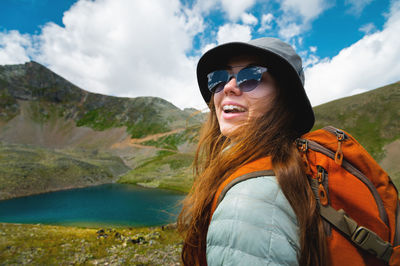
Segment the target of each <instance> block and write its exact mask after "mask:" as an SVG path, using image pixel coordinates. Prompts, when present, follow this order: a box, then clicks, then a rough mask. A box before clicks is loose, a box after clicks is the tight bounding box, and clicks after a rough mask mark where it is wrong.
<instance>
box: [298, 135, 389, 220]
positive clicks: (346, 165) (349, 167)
mask: <svg viewBox="0 0 400 266" xmlns="http://www.w3.org/2000/svg"><path fill="white" fill-rule="evenodd" d="M329 132H330V131H329ZM300 142H301V143H304V142H307V145H306V147H307V149H312V150H314V151H316V152H320V153H323V154H325V155H327V156H328V157H330V158H331V159H333V160H334V159H335V153H334V152H333V151H331V150H329V149H328V148H325V147H324V146H322V145H320V144H318V143H317V142H315V141H312V140H306V139H301V140H300ZM342 167H343V168H344V169H345V170H347V171H348V172H349V173H351V174H352V175H354V176H355V177H357V178H358V179H359V180H361V182H363V183H364V184H365V185H366V186H367V187H368V189H369V190H370V191H371V193H372V195H373V197H374V199H375V202H376V205H377V207H378V211H379V216H380V218H381V219H382V221H383V222H384V223H385V224H386V225H387V226H389V221H388V217H387V213H386V210H385V207H384V205H383V202H382V199H381V197H380V196H379V193H378V191H377V190H376V188H375V186H374V184H372V182H371V180H369V179H368V178H367V177H366V176H365V175H364V174H363V173H362V172H360V170H358V169H357V168H356V167H354V166H353V165H352V164H351V163H349V162H348V161H346V160H343V162H342Z"/></svg>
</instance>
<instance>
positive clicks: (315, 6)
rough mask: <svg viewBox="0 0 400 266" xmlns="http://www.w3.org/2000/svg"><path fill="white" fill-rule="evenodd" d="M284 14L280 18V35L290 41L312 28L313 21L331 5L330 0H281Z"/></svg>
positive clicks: (278, 22) (278, 21)
mask: <svg viewBox="0 0 400 266" xmlns="http://www.w3.org/2000/svg"><path fill="white" fill-rule="evenodd" d="M279 2H280V3H281V9H282V11H283V14H282V15H281V16H280V17H279V18H278V20H277V24H278V26H279V35H280V36H281V37H282V38H283V39H285V40H287V41H289V40H290V39H292V38H294V37H296V36H298V35H300V34H301V33H303V32H305V31H307V30H308V29H309V28H310V25H311V22H312V21H313V20H314V19H316V18H317V17H318V16H319V15H320V14H322V12H324V11H325V10H326V9H328V8H329V7H331V5H332V2H330V3H329V1H328V0H279Z"/></svg>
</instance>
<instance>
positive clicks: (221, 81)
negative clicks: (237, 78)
mask: <svg viewBox="0 0 400 266" xmlns="http://www.w3.org/2000/svg"><path fill="white" fill-rule="evenodd" d="M207 78H208V89H209V90H210V91H211V92H213V93H217V92H220V91H221V90H222V89H223V88H224V86H225V83H226V82H227V81H228V78H229V73H228V71H226V70H217V71H214V72H211V73H210V74H208V75H207Z"/></svg>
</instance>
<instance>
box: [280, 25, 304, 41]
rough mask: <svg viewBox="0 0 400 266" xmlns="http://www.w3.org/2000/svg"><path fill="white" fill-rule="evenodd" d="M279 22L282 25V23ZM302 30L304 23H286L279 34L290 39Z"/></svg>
mask: <svg viewBox="0 0 400 266" xmlns="http://www.w3.org/2000/svg"><path fill="white" fill-rule="evenodd" d="M279 24H280V25H282V24H281V23H279ZM302 31H303V30H302V25H299V24H297V23H288V24H286V23H285V25H284V26H282V27H281V28H280V30H279V35H280V36H281V37H283V38H284V39H285V40H289V39H291V38H293V37H295V36H298V35H299V34H300V33H301V32H302Z"/></svg>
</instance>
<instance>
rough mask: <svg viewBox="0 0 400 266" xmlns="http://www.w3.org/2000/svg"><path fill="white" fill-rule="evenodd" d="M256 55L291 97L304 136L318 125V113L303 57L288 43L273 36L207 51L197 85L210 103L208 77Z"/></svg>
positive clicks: (198, 70)
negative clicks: (308, 87) (241, 57)
mask: <svg viewBox="0 0 400 266" xmlns="http://www.w3.org/2000/svg"><path fill="white" fill-rule="evenodd" d="M243 54H249V55H255V56H257V57H258V58H260V59H261V61H262V62H265V66H266V67H267V68H268V72H269V73H271V74H272V76H273V77H274V78H275V79H277V80H278V83H279V84H280V85H281V87H282V88H281V89H282V90H284V93H288V94H289V97H288V99H289V101H290V104H289V106H288V108H292V109H293V110H292V111H293V112H294V114H295V115H296V118H295V125H294V126H295V130H296V131H297V132H298V133H299V134H304V133H306V132H308V131H310V130H311V128H312V127H313V125H314V121H315V118H314V112H313V109H312V107H311V104H310V101H309V99H308V97H307V95H306V92H305V90H304V87H303V86H304V72H303V67H302V62H301V58H300V56H299V55H298V54H297V53H296V51H295V50H294V49H293V48H292V47H291V46H290V45H289V44H287V43H285V42H283V41H281V40H279V39H276V38H271V37H264V38H260V39H255V40H251V41H249V42H247V43H245V42H231V43H225V44H222V45H219V46H217V47H214V48H212V49H211V50H209V51H207V52H206V53H205V54H204V55H203V56H202V57H201V58H200V60H199V62H198V64H197V82H198V84H199V87H200V91H201V94H202V96H203V98H204V100H205V101H206V103H209V102H210V100H211V92H210V91H209V90H208V86H207V83H208V81H207V74H208V73H210V72H212V71H214V70H217V69H220V68H221V67H225V64H226V62H227V61H228V60H229V59H231V58H232V57H234V56H236V55H243Z"/></svg>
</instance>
